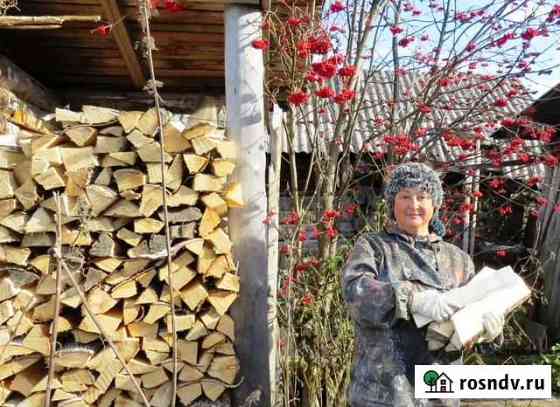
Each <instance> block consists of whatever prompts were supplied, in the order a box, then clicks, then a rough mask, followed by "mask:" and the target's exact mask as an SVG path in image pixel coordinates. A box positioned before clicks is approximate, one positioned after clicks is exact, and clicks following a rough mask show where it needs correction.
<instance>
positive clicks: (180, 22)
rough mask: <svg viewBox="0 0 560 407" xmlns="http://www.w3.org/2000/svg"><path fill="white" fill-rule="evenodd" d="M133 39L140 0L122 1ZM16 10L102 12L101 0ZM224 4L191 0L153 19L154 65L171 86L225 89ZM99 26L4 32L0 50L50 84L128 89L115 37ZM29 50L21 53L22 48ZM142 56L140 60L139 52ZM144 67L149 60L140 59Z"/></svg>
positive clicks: (44, 1)
mask: <svg viewBox="0 0 560 407" xmlns="http://www.w3.org/2000/svg"><path fill="white" fill-rule="evenodd" d="M118 3H119V8H120V11H121V14H123V15H126V16H127V17H126V20H125V21H126V26H127V29H128V32H129V34H130V36H131V40H132V42H133V44H134V43H137V42H138V41H140V40H141V28H140V25H139V24H138V22H137V16H138V10H137V6H136V3H137V2H136V0H119V2H118ZM20 8H21V13H18V15H63V14H64V15H95V14H100V15H103V10H102V8H101V6H100V3H99V1H98V0H25V1H24V2H20ZM223 11H224V5H223V4H219V3H213V2H212V3H192V4H191V5H189V7H188V9H186V10H185V11H181V12H176V13H171V12H169V11H167V10H165V9H163V8H162V9H160V10H159V12H160V15H159V16H158V17H154V18H153V19H152V30H153V36H154V38H155V40H156V44H157V47H158V49H159V51H158V52H156V53H155V61H154V62H155V67H156V71H157V76H158V79H161V80H162V81H163V82H164V83H165V84H166V89H167V90H196V91H204V92H206V93H223V85H224V15H223ZM94 28H95V25H92V24H89V23H75V24H72V25H69V27H68V28H63V29H59V30H48V31H47V30H32V31H8V32H6V31H5V32H3V33H2V36H3V37H4V39H5V41H2V42H3V44H2V50H1V51H2V52H4V53H7V54H8V55H9V56H10V57H11V58H12V59H13V60H14V61H15V62H16V63H17V64H18V65H20V66H21V67H22V68H23V69H24V70H26V71H27V72H29V73H30V74H32V75H34V76H35V77H37V78H38V79H40V80H42V81H43V82H44V83H46V84H47V85H48V86H51V87H54V88H56V87H62V86H64V87H68V86H69V87H72V86H83V85H84V83H87V84H88V85H92V86H96V85H99V86H112V87H114V88H119V89H123V88H130V87H132V84H131V80H130V78H129V75H128V71H127V68H126V65H125V64H124V60H123V59H122V58H121V55H120V53H119V50H118V48H117V46H116V44H115V42H114V40H113V39H112V38H111V36H110V35H109V36H107V37H102V36H100V35H98V34H96V33H92V29H94ZM22 49H23V50H25V52H21V50H22ZM139 57H140V58H141V60H142V57H141V55H139ZM142 63H143V65H144V69H145V68H146V64H145V61H142Z"/></svg>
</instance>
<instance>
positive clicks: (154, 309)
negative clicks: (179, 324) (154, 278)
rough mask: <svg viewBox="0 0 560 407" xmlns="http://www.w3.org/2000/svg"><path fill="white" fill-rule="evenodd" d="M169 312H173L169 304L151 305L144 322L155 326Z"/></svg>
mask: <svg viewBox="0 0 560 407" xmlns="http://www.w3.org/2000/svg"><path fill="white" fill-rule="evenodd" d="M169 312H171V310H170V307H169V305H167V304H151V305H150V307H149V310H148V313H147V314H146V316H145V317H144V319H143V321H144V322H145V323H147V324H153V323H154V322H156V321H159V320H160V319H161V318H163V317H165V316H166V315H167V314H168V313H169Z"/></svg>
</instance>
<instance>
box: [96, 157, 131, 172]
mask: <svg viewBox="0 0 560 407" xmlns="http://www.w3.org/2000/svg"><path fill="white" fill-rule="evenodd" d="M99 165H100V166H101V168H109V169H111V168H115V167H120V168H123V167H128V164H125V163H123V162H122V161H121V160H117V159H116V158H113V157H111V156H110V155H105V156H104V157H103V158H102V159H101V162H100V163H99Z"/></svg>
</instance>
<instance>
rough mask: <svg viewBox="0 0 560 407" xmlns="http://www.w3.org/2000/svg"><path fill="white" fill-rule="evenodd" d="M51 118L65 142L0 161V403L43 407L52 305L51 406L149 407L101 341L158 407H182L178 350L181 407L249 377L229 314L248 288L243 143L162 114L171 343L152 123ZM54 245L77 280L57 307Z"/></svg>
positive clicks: (102, 112)
mask: <svg viewBox="0 0 560 407" xmlns="http://www.w3.org/2000/svg"><path fill="white" fill-rule="evenodd" d="M56 120H57V122H59V123H60V124H61V126H62V128H63V130H61V131H60V132H52V133H51V132H48V131H44V132H33V131H27V132H25V133H24V134H23V135H24V137H22V138H21V139H20V145H21V147H22V151H23V152H22V153H21V152H20V153H18V152H13V151H3V152H0V168H2V169H1V170H0V261H1V270H2V272H1V274H0V403H1V404H2V405H17V406H42V405H43V402H44V399H45V392H46V385H47V376H48V369H47V365H48V359H49V355H50V353H51V346H52V344H51V334H52V329H53V319H54V318H55V306H56V303H57V300H58V301H60V306H61V308H60V313H59V315H58V316H57V317H56V318H57V321H58V323H57V325H58V329H57V331H58V340H57V344H56V348H55V351H54V361H55V374H54V377H53V379H52V389H53V391H52V393H51V395H52V403H51V405H58V406H66V407H69V406H72V407H74V406H93V405H95V406H110V405H115V406H136V405H143V404H142V397H141V394H139V392H138V391H137V389H136V387H135V386H134V383H133V381H132V380H131V377H130V376H129V375H128V374H127V371H126V370H125V369H124V367H123V365H122V364H121V363H120V361H119V360H118V359H117V356H116V354H115V353H114V352H113V350H112V348H111V347H109V346H108V345H107V339H108V338H105V337H104V335H103V332H105V333H106V334H107V335H108V336H109V339H111V340H112V341H113V342H114V345H115V347H116V349H117V350H118V352H119V354H120V356H122V358H123V359H124V360H125V361H126V362H127V366H128V369H129V371H130V372H131V373H132V374H133V375H134V377H135V379H136V380H137V381H138V383H139V384H140V386H141V388H142V390H143V392H144V394H145V395H146V397H147V398H148V400H149V401H150V404H151V405H153V406H161V407H164V406H165V407H167V406H169V405H170V404H171V397H172V391H171V389H172V381H171V371H172V369H173V363H172V357H171V355H172V347H173V346H174V345H175V346H176V349H177V352H178V365H179V369H180V370H179V374H178V388H177V397H178V399H179V400H180V402H181V403H182V404H183V405H189V404H191V403H192V402H193V401H194V400H196V399H198V398H203V397H206V398H208V399H210V400H216V399H218V398H219V397H220V396H221V395H222V393H224V391H225V390H226V389H227V388H228V387H231V386H232V385H234V382H235V379H236V375H237V373H238V370H239V366H238V360H237V358H236V356H235V351H234V347H233V341H234V323H233V320H232V318H231V317H230V316H229V315H228V310H229V308H230V306H231V305H232V303H233V302H234V301H235V300H236V298H237V297H238V292H239V277H238V276H237V274H236V266H235V263H234V261H233V259H232V256H231V246H232V244H231V241H230V239H229V236H228V230H227V213H228V208H230V207H239V206H241V205H243V202H242V198H241V193H240V186H239V184H237V183H228V180H227V177H228V176H229V175H230V174H231V173H232V171H233V169H234V167H235V164H234V160H235V156H236V148H235V145H234V144H233V142H231V141H228V140H226V139H224V137H223V132H220V131H219V130H217V129H216V128H215V127H213V126H212V125H210V124H208V123H196V124H194V125H193V126H189V127H188V128H185V127H184V126H183V125H182V124H181V123H179V122H174V121H173V120H172V119H171V116H170V115H164V116H163V122H164V146H165V153H164V155H163V161H164V165H165V168H166V172H165V186H166V200H167V207H168V220H169V224H170V236H171V242H170V244H171V254H172V259H173V261H172V264H171V270H172V272H173V274H172V284H173V293H174V298H175V313H176V318H175V321H176V323H175V325H176V331H177V335H178V340H177V342H176V344H174V341H173V335H172V324H171V307H170V298H171V295H170V285H169V284H168V283H169V274H168V266H167V244H166V234H165V216H164V215H165V214H164V207H163V194H162V171H161V161H162V155H161V153H160V143H159V142H158V140H159V136H158V137H156V135H157V134H158V118H157V114H156V111H155V110H153V109H152V110H149V111H147V112H119V111H115V110H112V109H106V108H99V107H93V106H84V107H83V111H82V112H73V111H69V110H63V109H58V110H57V111H56ZM55 193H59V194H60V195H59V198H57V197H56V196H55ZM57 214H60V221H59V216H58V215H57ZM59 226H61V231H62V233H61V234H60V235H59V234H58V233H57V230H58V227H59ZM57 236H59V237H60V240H61V242H62V244H63V259H64V261H65V264H66V266H67V271H68V272H70V273H72V275H73V277H74V279H75V280H76V281H77V283H78V284H77V286H74V285H73V283H72V282H71V279H70V278H69V276H68V274H66V273H64V272H63V273H62V274H61V276H62V279H61V284H62V291H61V295H60V297H59V298H57V295H56V285H57V281H56V274H55V271H56V268H57V260H56V257H55V256H54V254H55V251H54V248H55V247H56V244H57ZM80 291H81V293H83V294H84V295H85V297H84V298H85V299H87V301H86V302H87V307H89V309H90V310H91V312H92V313H93V316H92V315H90V314H89V313H88V312H87V309H86V308H87V307H86V304H84V303H83V301H82V298H83V297H82V296H81V295H80ZM99 327H102V328H103V329H102V330H101V331H100V329H99Z"/></svg>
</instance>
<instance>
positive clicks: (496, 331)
mask: <svg viewBox="0 0 560 407" xmlns="http://www.w3.org/2000/svg"><path fill="white" fill-rule="evenodd" d="M504 322H505V321H504V317H503V316H502V315H498V314H496V313H494V312H492V311H488V312H486V313H485V314H484V315H482V326H483V327H484V331H483V332H482V334H481V335H480V341H483V342H492V341H493V340H494V339H496V338H497V337H498V336H499V335H500V334H501V333H502V331H503V330H504Z"/></svg>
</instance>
